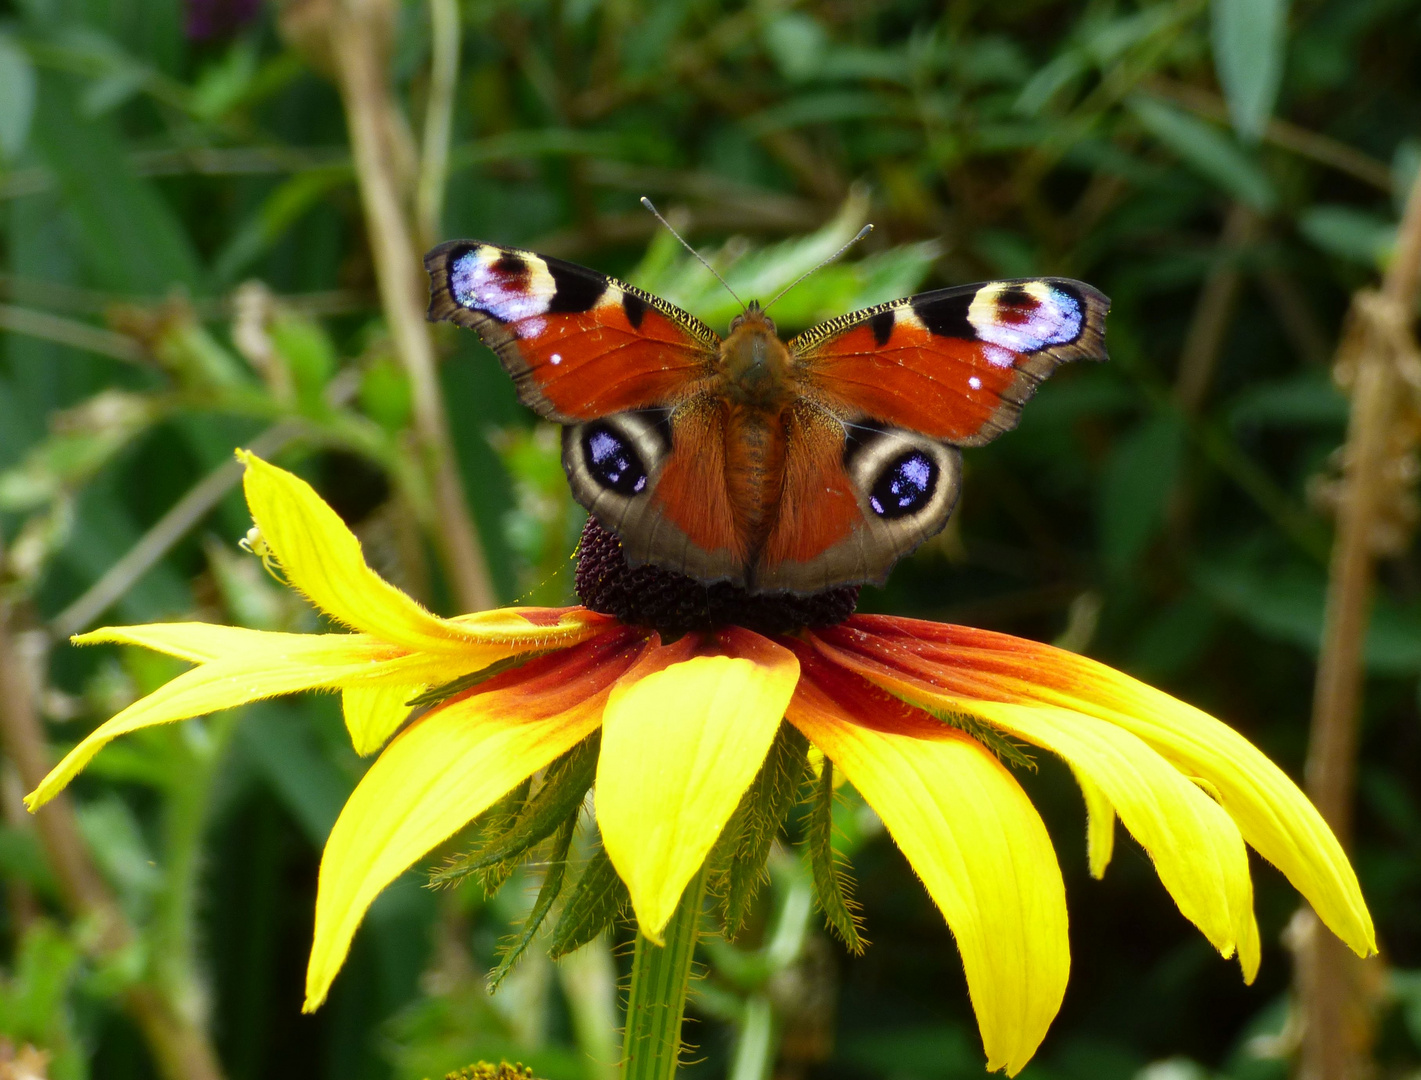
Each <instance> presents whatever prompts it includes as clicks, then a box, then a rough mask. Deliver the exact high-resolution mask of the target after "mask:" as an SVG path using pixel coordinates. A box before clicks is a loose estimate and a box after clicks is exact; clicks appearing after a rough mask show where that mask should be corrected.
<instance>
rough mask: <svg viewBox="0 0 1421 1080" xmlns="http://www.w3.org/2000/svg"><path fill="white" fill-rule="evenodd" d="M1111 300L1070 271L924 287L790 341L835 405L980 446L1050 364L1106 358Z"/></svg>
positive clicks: (1007, 425)
mask: <svg viewBox="0 0 1421 1080" xmlns="http://www.w3.org/2000/svg"><path fill="white" fill-rule="evenodd" d="M1109 308H1110V301H1109V300H1107V299H1106V298H1105V296H1104V295H1102V294H1101V293H1100V292H1098V291H1097V290H1095V289H1093V288H1091V287H1090V286H1089V285H1086V284H1084V283H1083V282H1079V281H1072V280H1070V279H1068V278H1039V279H1023V280H1018V281H993V282H988V283H986V284H984V285H967V286H962V287H959V288H952V289H940V290H938V291H936V292H929V293H922V294H920V295H918V296H912V297H908V298H907V299H904V300H895V301H893V302H892V303H888V304H880V305H879V306H878V307H874V308H868V309H866V310H864V311H858V312H854V313H852V314H850V315H845V316H843V317H842V318H839V319H834V320H832V321H830V322H827V323H824V324H823V325H821V326H818V327H815V328H813V329H811V330H809V331H807V332H805V333H803V334H801V335H800V336H799V337H797V338H795V339H794V340H793V341H791V342H790V343H789V346H790V350H791V351H792V352H793V353H794V354H795V357H796V360H797V362H798V363H799V364H800V365H801V367H802V370H803V378H804V380H805V382H806V383H807V384H808V385H809V386H811V387H812V388H813V390H814V392H815V393H816V395H818V396H821V397H822V399H823V400H824V401H825V402H826V404H828V405H829V406H830V407H831V408H833V409H834V410H835V411H837V412H840V413H841V414H842V415H845V416H847V417H853V418H865V417H866V418H871V419H873V420H876V421H879V422H882V423H886V424H891V425H893V426H896V427H902V428H907V429H909V430H911V431H917V432H921V433H922V434H924V435H929V436H931V437H933V438H935V439H941V440H942V441H944V442H948V443H952V444H953V445H955V446H980V445H981V444H983V443H986V442H990V441H991V440H992V439H994V438H996V437H997V436H998V435H1000V434H1001V433H1002V432H1004V431H1009V430H1011V429H1012V428H1013V427H1015V426H1016V422H1017V417H1018V414H1019V413H1020V411H1021V405H1022V403H1023V402H1024V401H1026V400H1027V399H1028V398H1029V397H1031V395H1032V393H1033V392H1035V389H1036V386H1037V384H1038V383H1040V382H1041V380H1043V379H1045V378H1046V377H1047V376H1048V375H1050V374H1051V372H1052V371H1054V370H1055V369H1056V367H1057V366H1058V365H1059V364H1062V363H1064V362H1066V361H1068V360H1077V359H1101V360H1103V359H1105V314H1106V312H1107V311H1108V310H1109Z"/></svg>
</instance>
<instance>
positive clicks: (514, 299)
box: [449, 244, 557, 323]
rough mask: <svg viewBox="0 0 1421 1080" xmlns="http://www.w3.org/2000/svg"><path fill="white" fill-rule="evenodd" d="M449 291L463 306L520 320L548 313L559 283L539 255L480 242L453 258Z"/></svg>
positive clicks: (502, 317) (507, 318)
mask: <svg viewBox="0 0 1421 1080" xmlns="http://www.w3.org/2000/svg"><path fill="white" fill-rule="evenodd" d="M449 291H450V293H451V294H452V295H453V297H454V301H455V303H457V304H459V305H460V306H461V307H466V308H468V309H469V310H470V311H478V312H482V313H483V314H485V315H489V316H491V317H492V318H494V319H497V320H498V321H499V322H504V323H510V322H511V323H517V322H521V321H522V320H524V319H530V318H536V317H537V316H539V315H545V314H547V312H548V309H549V306H550V304H551V302H552V300H553V298H554V296H555V295H556V293H557V283H556V282H555V281H554V279H553V275H552V274H551V273H549V272H548V267H547V264H546V263H545V262H544V261H543V260H542V259H540V258H539V257H538V256H536V255H533V254H531V253H528V252H522V251H509V250H506V249H504V248H497V247H493V246H492V245H489V244H478V245H475V246H473V247H470V248H468V249H466V250H464V251H461V252H459V253H457V254H456V255H455V256H454V257H453V258H452V259H450V261H449Z"/></svg>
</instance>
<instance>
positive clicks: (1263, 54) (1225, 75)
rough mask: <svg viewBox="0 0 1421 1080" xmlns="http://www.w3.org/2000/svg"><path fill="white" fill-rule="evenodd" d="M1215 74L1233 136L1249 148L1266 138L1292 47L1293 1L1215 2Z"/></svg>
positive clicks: (1211, 8) (1210, 8)
mask: <svg viewBox="0 0 1421 1080" xmlns="http://www.w3.org/2000/svg"><path fill="white" fill-rule="evenodd" d="M1209 12H1210V16H1211V22H1212V29H1213V44H1214V70H1215V72H1217V74H1218V77H1219V85H1220V86H1222V87H1223V88H1224V97H1225V98H1227V99H1228V103H1229V117H1230V118H1231V119H1232V120H1233V126H1234V130H1235V131H1237V132H1238V134H1239V137H1240V138H1242V139H1243V140H1244V141H1245V142H1250V143H1256V142H1258V141H1259V140H1260V139H1261V138H1262V137H1263V132H1264V131H1265V130H1266V129H1267V127H1268V120H1269V118H1270V117H1271V116H1272V115H1273V106H1274V104H1275V103H1276V102H1277V100H1278V88H1279V87H1280V86H1282V84H1283V55H1284V51H1285V49H1286V47H1287V42H1288V0H1212V2H1211V4H1210V5H1209Z"/></svg>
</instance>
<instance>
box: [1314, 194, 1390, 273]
mask: <svg viewBox="0 0 1421 1080" xmlns="http://www.w3.org/2000/svg"><path fill="white" fill-rule="evenodd" d="M1298 231H1299V232H1301V233H1302V234H1303V235H1304V236H1306V237H1307V238H1308V239H1309V240H1311V241H1312V242H1313V243H1314V244H1315V245H1317V247H1319V248H1321V249H1322V250H1323V251H1325V252H1327V253H1328V254H1329V255H1336V256H1337V257H1338V258H1339V259H1346V260H1348V261H1349V262H1355V263H1361V264H1362V265H1363V266H1366V267H1368V268H1370V269H1373V270H1377V269H1380V268H1381V267H1382V266H1384V265H1385V264H1386V262H1387V260H1388V259H1389V258H1390V257H1391V253H1392V251H1393V250H1394V249H1395V247H1396V223H1395V222H1394V221H1389V220H1387V219H1386V218H1384V217H1382V216H1381V215H1379V214H1372V213H1368V212H1367V211H1366V210H1358V209H1357V208H1356V207H1354V206H1334V205H1327V204H1323V205H1320V206H1310V207H1308V208H1307V209H1306V210H1304V211H1303V212H1302V213H1301V214H1299V215H1298Z"/></svg>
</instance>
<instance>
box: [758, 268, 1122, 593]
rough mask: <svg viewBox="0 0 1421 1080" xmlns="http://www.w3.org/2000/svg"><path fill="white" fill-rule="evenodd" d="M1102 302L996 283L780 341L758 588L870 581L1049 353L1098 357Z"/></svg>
mask: <svg viewBox="0 0 1421 1080" xmlns="http://www.w3.org/2000/svg"><path fill="white" fill-rule="evenodd" d="M1109 307H1110V301H1109V300H1108V299H1106V297H1105V296H1104V295H1102V294H1101V293H1100V292H1098V291H1097V290H1095V289H1093V288H1091V287H1090V286H1089V285H1085V284H1083V283H1082V282H1079V281H1071V280H1068V279H1064V278H1044V279H1030V280H1020V281H996V282H988V283H986V284H983V285H968V286H963V287H960V288H953V289H942V290H938V291H936V292H930V293H923V294H921V295H919V296H913V297H909V298H907V299H904V300H896V301H894V302H892V303H888V304H880V305H879V306H877V307H874V308H868V309H866V310H864V311H858V312H854V313H852V314H849V315H845V316H843V317H842V318H839V319H834V320H832V321H830V322H827V323H824V324H823V325H821V326H818V327H815V328H813V329H811V330H809V331H807V332H805V333H804V334H801V335H800V336H799V337H797V338H795V339H794V340H793V341H791V342H790V343H789V348H790V352H791V353H792V354H793V356H794V363H795V366H796V370H797V374H798V378H799V380H800V385H801V387H802V388H803V391H804V402H803V404H802V405H801V407H800V409H799V410H798V411H799V419H798V421H797V422H796V421H793V420H792V422H791V424H790V426H789V427H788V429H787V431H788V438H789V451H788V467H787V469H786V474H785V485H784V495H783V498H782V500H781V504H780V507H781V509H780V516H779V518H778V520H777V521H776V524H775V527H774V529H773V530H772V531H771V532H770V535H769V538H768V541H767V542H766V544H765V546H764V548H763V550H762V551H761V552H760V554H759V557H758V560H757V565H756V568H755V572H754V581H755V585H756V588H758V589H761V590H764V591H771V590H777V589H784V590H790V591H795V592H812V591H815V590H817V589H822V588H826V587H829V586H832V585H838V584H847V583H850V582H861V581H876V582H881V581H882V580H883V579H884V578H886V576H887V574H888V571H889V570H890V569H891V568H892V566H893V564H894V563H895V562H897V561H898V559H900V558H902V557H903V556H904V555H906V554H908V553H909V552H910V551H912V550H913V549H914V548H916V547H917V546H918V545H919V544H921V543H922V542H923V541H924V540H926V539H927V538H928V537H930V536H932V535H934V534H935V533H937V532H939V531H940V530H941V529H942V527H943V526H944V525H945V524H946V523H947V519H948V516H949V515H950V514H951V513H952V508H953V506H954V505H955V504H956V501H957V494H958V488H959V485H960V480H961V464H960V455H959V453H958V449H957V448H958V447H962V446H980V445H981V444H983V443H986V442H989V441H990V440H992V439H994V438H996V437H997V436H998V435H1000V434H1001V433H1002V432H1004V431H1009V430H1010V429H1011V428H1013V427H1015V426H1016V423H1017V419H1018V417H1019V414H1020V412H1021V406H1022V404H1023V403H1024V402H1025V401H1026V400H1027V399H1028V398H1029V397H1031V395H1032V394H1033V393H1034V392H1035V390H1036V387H1037V385H1038V384H1039V383H1040V382H1041V381H1042V380H1043V379H1045V378H1046V377H1047V376H1048V375H1050V374H1051V372H1052V371H1054V370H1055V369H1056V367H1057V366H1058V365H1060V364H1062V363H1065V362H1066V361H1069V360H1075V359H1085V358H1095V359H1104V358H1105V315H1106V312H1107V311H1108V310H1109ZM796 423H797V427H796Z"/></svg>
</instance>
